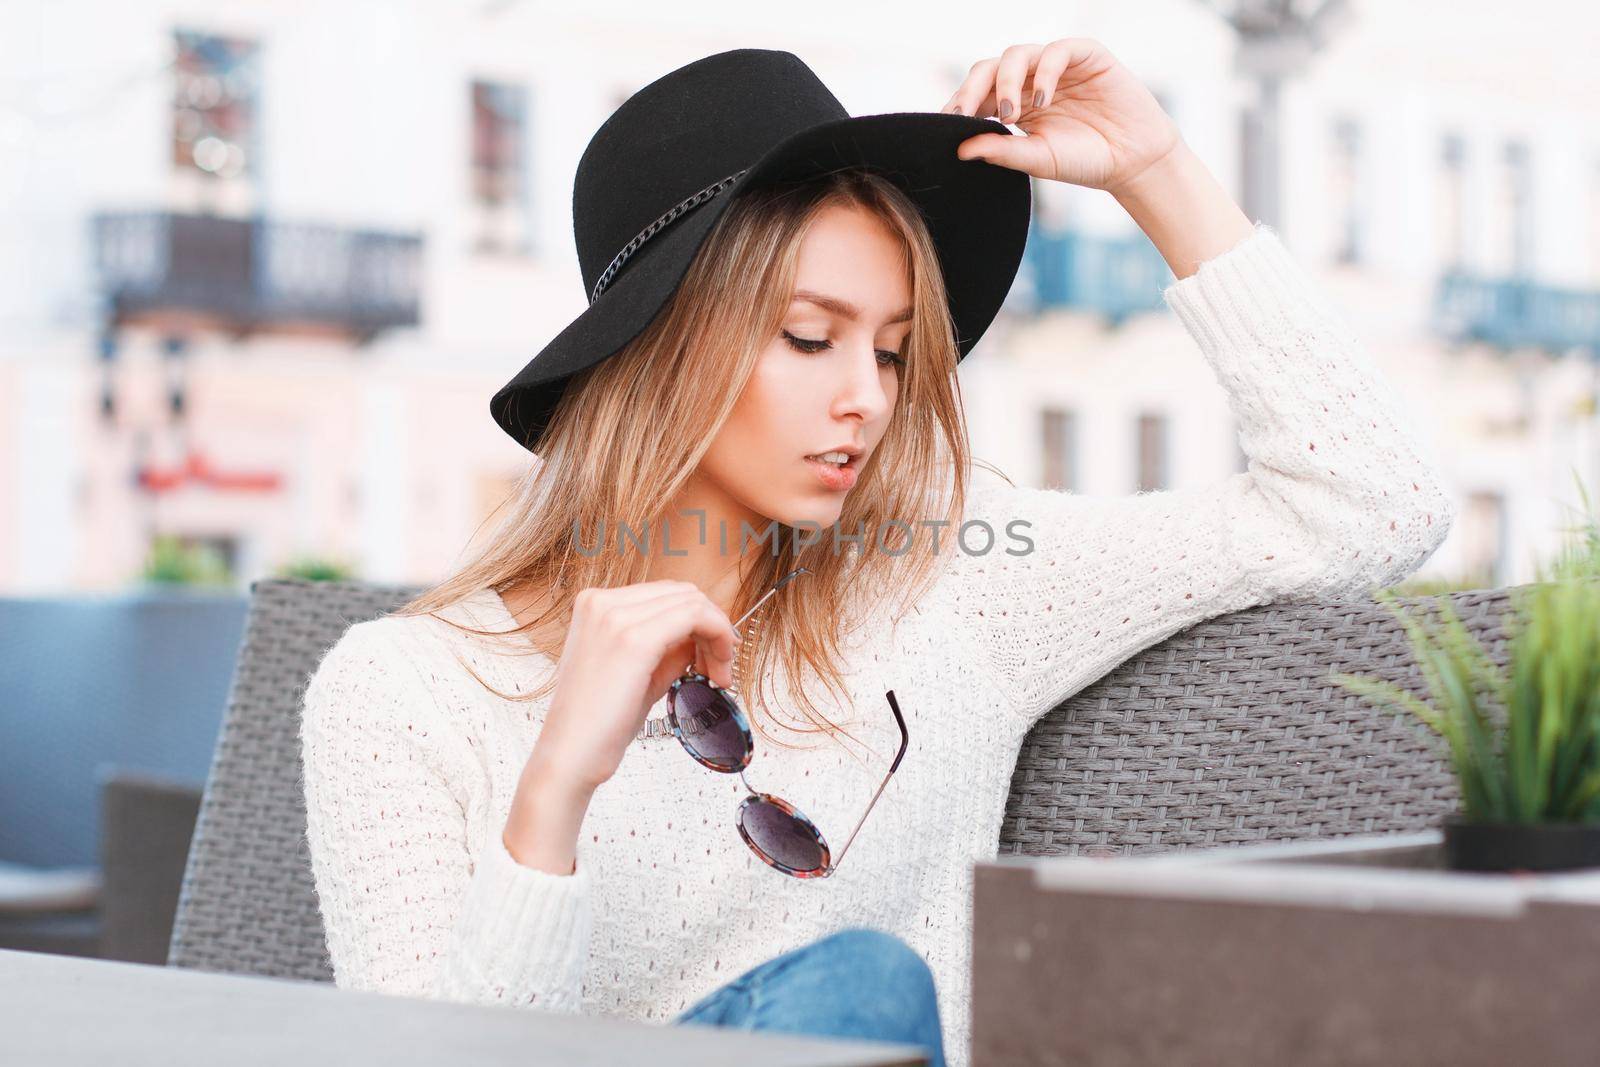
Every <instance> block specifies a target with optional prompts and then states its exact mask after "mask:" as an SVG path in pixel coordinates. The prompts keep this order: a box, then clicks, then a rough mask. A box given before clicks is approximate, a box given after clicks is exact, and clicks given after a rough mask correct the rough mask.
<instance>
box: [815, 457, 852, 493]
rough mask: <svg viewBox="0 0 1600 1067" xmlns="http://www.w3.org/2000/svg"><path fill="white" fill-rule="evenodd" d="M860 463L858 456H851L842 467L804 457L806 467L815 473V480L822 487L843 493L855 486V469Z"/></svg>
mask: <svg viewBox="0 0 1600 1067" xmlns="http://www.w3.org/2000/svg"><path fill="white" fill-rule="evenodd" d="M860 462H861V457H860V456H851V457H850V462H849V463H846V464H843V465H842V466H841V465H840V464H837V463H825V462H823V461H822V460H820V459H812V458H811V457H810V456H807V457H806V466H808V467H810V468H811V469H812V470H813V471H814V472H816V476H817V480H818V481H819V482H821V483H822V487H823V488H824V489H831V490H833V491H835V492H843V491H844V490H846V489H850V488H852V487H853V486H854V485H855V484H856V474H857V467H858V465H859V464H860Z"/></svg>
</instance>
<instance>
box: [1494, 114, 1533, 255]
mask: <svg viewBox="0 0 1600 1067" xmlns="http://www.w3.org/2000/svg"><path fill="white" fill-rule="evenodd" d="M1496 215H1497V221H1498V222H1499V225H1500V238H1499V241H1498V244H1499V248H1497V249H1496V253H1495V254H1496V255H1497V256H1498V257H1499V266H1500V267H1501V268H1502V269H1504V270H1505V271H1507V272H1508V273H1510V274H1511V275H1512V276H1513V277H1516V278H1527V277H1530V276H1531V275H1532V273H1533V168H1532V164H1531V162H1530V160H1529V157H1528V146H1527V145H1526V144H1523V143H1522V142H1521V141H1509V142H1507V143H1506V146H1505V150H1504V152H1503V154H1502V156H1501V172H1500V204H1499V208H1498V211H1497V212H1496Z"/></svg>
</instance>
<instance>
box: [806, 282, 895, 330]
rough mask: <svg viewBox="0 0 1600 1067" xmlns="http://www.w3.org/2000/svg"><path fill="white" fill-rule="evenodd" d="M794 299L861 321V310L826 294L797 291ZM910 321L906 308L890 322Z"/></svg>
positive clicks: (807, 290) (848, 302)
mask: <svg viewBox="0 0 1600 1067" xmlns="http://www.w3.org/2000/svg"><path fill="white" fill-rule="evenodd" d="M794 298H795V299H796V300H804V301H805V302H806V303H808V304H815V305H817V307H819V308H822V309H823V310H824V311H831V312H833V313H834V314H835V315H843V316H844V317H845V318H847V319H850V320H852V321H855V322H860V321H861V309H860V308H858V307H856V306H855V305H854V304H852V303H850V301H848V300H840V299H839V298H838V297H836V296H829V295H828V294H826V293H814V292H812V291H811V290H810V289H796V290H795V291H794ZM910 321H911V309H910V308H906V309H905V310H903V311H901V312H900V313H899V314H898V315H895V316H894V317H893V318H892V319H890V320H889V322H891V323H895V322H910Z"/></svg>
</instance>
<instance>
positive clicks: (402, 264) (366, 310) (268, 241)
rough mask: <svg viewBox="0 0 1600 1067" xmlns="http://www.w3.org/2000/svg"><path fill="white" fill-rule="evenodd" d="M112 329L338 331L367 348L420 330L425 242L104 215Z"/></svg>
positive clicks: (264, 223) (196, 218)
mask: <svg viewBox="0 0 1600 1067" xmlns="http://www.w3.org/2000/svg"><path fill="white" fill-rule="evenodd" d="M94 248H95V258H96V266H97V268H98V272H99V277H100V285H101V291H102V293H103V295H104V296H105V299H106V304H107V307H108V311H109V314H110V315H111V317H112V319H113V320H114V321H116V322H119V323H124V322H128V321H132V320H138V319H148V318H160V317H162V316H163V315H183V316H194V317H200V318H203V319H213V320H216V321H217V324H218V325H219V326H220V327H221V328H224V329H228V330H231V331H234V332H237V333H253V332H256V331H260V330H283V329H294V328H312V329H324V330H326V329H333V330H336V331H342V332H346V333H349V334H351V335H353V336H355V337H357V338H358V339H360V340H368V339H370V338H371V337H373V336H374V335H376V334H378V333H380V332H382V331H384V330H387V329H392V328H394V327H400V326H415V325H416V324H417V322H418V319H419V294H420V291H421V266H422V238H421V237H420V236H416V235H411V234H398V233H380V232H372V231H362V230H349V229H342V228H339V227H334V226H324V225H313V224H303V223H293V222H279V221H274V220H270V219H263V218H250V219H239V218H222V217H217V216H209V215H180V214H172V213H169V212H159V211H147V212H130V213H115V214H103V215H99V216H97V217H96V218H95V220H94Z"/></svg>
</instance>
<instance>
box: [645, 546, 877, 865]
mask: <svg viewBox="0 0 1600 1067" xmlns="http://www.w3.org/2000/svg"><path fill="white" fill-rule="evenodd" d="M810 573H811V572H810V571H809V570H807V569H806V568H804V567H798V568H796V569H795V570H792V571H790V572H789V573H788V574H786V575H784V576H783V578H781V579H780V580H779V581H778V584H776V585H774V586H773V587H772V588H771V589H769V590H767V592H766V593H765V594H763V595H762V597H761V599H760V600H758V601H756V602H755V605H754V606H752V607H751V608H750V610H749V611H747V612H745V613H744V615H743V616H742V617H741V618H740V619H739V621H738V622H737V623H735V624H734V629H735V630H738V629H740V628H741V627H743V626H744V624H745V620H747V619H749V618H750V616H751V615H753V614H755V612H756V610H757V609H759V608H760V607H761V605H763V604H765V603H766V602H767V600H768V599H769V598H771V597H772V596H774V595H775V594H776V593H777V592H778V590H780V589H782V588H783V587H784V586H786V585H788V584H789V583H790V582H791V581H793V580H794V579H795V578H798V577H799V576H800V575H802V574H810ZM884 696H885V697H886V698H887V699H888V701H889V710H891V711H893V712H894V720H895V722H896V723H898V724H899V726H900V751H899V752H897V753H895V757H894V762H893V763H891V764H890V765H889V773H888V774H885V775H884V776H883V781H882V783H880V784H879V786H878V791H877V792H876V793H874V794H872V799H871V800H870V801H868V802H867V809H866V811H863V812H862V813H861V818H859V819H857V820H856V825H855V829H853V830H851V831H850V836H849V837H848V838H846V839H845V843H844V848H842V849H840V850H839V857H838V859H834V858H833V856H832V853H831V852H830V851H829V849H828V843H827V842H826V841H825V840H823V837H822V832H821V831H820V830H818V829H817V827H816V824H815V823H813V822H812V821H811V820H810V819H808V818H806V817H805V815H803V814H802V813H801V812H800V810H799V809H798V808H796V807H795V806H794V805H793V804H790V803H789V802H788V801H786V800H784V799H782V798H781V797H775V796H773V795H772V794H770V793H761V792H758V791H757V790H755V789H753V788H751V785H750V783H749V782H748V781H747V780H746V779H745V777H744V769H745V768H746V767H747V766H749V764H750V759H751V757H752V756H754V755H755V742H754V740H753V738H752V735H751V733H750V723H749V720H747V719H746V718H745V714H744V711H743V710H741V709H740V707H739V703H738V701H736V700H734V698H733V695H732V694H731V693H730V692H729V691H728V690H726V689H723V688H721V687H720V686H718V685H717V684H716V683H714V682H712V681H711V679H709V678H707V677H706V676H705V675H703V674H700V673H698V672H696V671H695V670H694V669H693V665H692V664H691V665H690V669H689V670H686V671H685V672H684V673H683V676H682V677H680V678H678V679H677V680H676V681H675V682H673V683H672V686H671V688H670V689H668V690H667V723H668V725H669V726H671V727H672V732H673V734H674V735H675V736H676V737H677V738H678V740H679V741H680V742H682V744H683V747H684V748H685V749H686V750H687V751H688V753H689V755H691V756H693V757H694V758H695V760H696V761H697V762H699V763H700V764H701V765H702V766H705V767H709V768H711V769H712V770H714V771H717V772H719V773H722V774H737V775H738V776H739V780H740V781H742V782H744V787H745V789H747V790H749V793H750V795H749V796H747V797H745V798H744V801H743V802H742V803H741V804H740V805H739V811H738V813H737V814H736V816H735V820H734V821H735V823H736V825H737V826H738V827H739V836H740V837H742V838H744V843H745V844H746V845H749V846H750V851H752V852H754V853H755V854H756V855H757V856H759V857H761V860H762V862H763V863H765V864H766V865H767V866H769V867H772V868H774V869H775V870H779V871H782V872H783V873H784V874H788V875H793V876H794V877H796V878H826V877H827V876H828V875H830V874H832V873H833V872H834V871H836V870H838V869H839V864H840V863H842V862H844V854H845V853H846V852H848V851H849V850H850V844H851V842H853V841H854V840H855V839H856V832H857V831H859V830H860V829H861V824H862V823H864V822H866V821H867V816H868V815H869V814H871V812H872V808H873V805H875V804H876V803H877V802H878V798H879V797H880V796H882V795H883V790H884V787H885V786H887V785H888V784H889V779H890V778H891V777H893V775H894V772H895V770H896V769H897V768H898V767H899V766H900V759H901V757H903V756H904V755H905V754H906V741H907V737H906V720H905V717H904V716H902V715H901V714H900V704H899V702H898V701H896V700H895V698H894V691H893V690H890V691H889V692H887V693H885V694H884Z"/></svg>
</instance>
